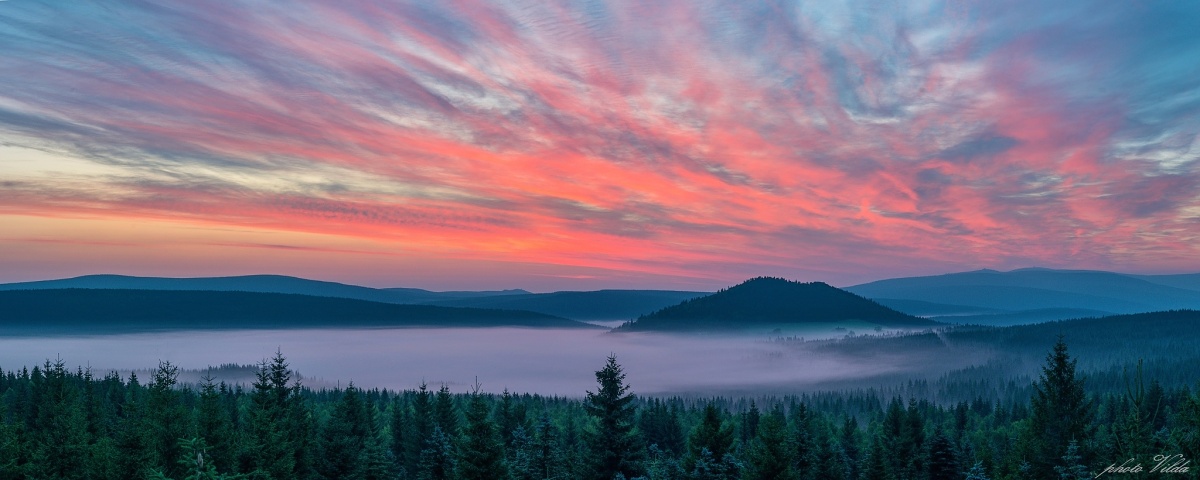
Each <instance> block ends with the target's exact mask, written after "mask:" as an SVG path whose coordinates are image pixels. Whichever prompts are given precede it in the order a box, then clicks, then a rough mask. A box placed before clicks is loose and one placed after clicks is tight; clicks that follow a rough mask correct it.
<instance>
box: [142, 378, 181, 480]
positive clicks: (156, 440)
mask: <svg viewBox="0 0 1200 480" xmlns="http://www.w3.org/2000/svg"><path fill="white" fill-rule="evenodd" d="M178 378H179V367H176V366H174V365H172V364H171V362H160V363H159V364H158V368H157V369H155V371H154V374H153V376H152V380H151V382H150V384H149V385H147V387H146V411H145V417H144V419H145V423H144V424H143V426H142V428H143V429H144V430H145V432H146V435H147V441H148V442H149V446H150V455H151V456H150V465H152V466H154V467H156V468H157V469H159V470H161V471H163V472H164V473H165V474H166V475H167V476H170V477H172V478H173V477H178V476H181V475H182V474H183V471H182V470H181V467H180V465H179V463H178V459H179V458H180V457H181V456H182V452H183V445H182V444H181V443H180V440H182V439H184V438H186V437H190V436H191V435H190V433H189V432H191V431H192V430H193V429H192V425H191V416H190V415H188V414H187V411H186V410H184V409H183V405H182V403H181V402H180V399H179V393H178V392H177V391H176V390H175V384H176V383H177V381H178Z"/></svg>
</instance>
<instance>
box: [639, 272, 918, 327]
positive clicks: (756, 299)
mask: <svg viewBox="0 0 1200 480" xmlns="http://www.w3.org/2000/svg"><path fill="white" fill-rule="evenodd" d="M846 321H861V322H867V323H872V324H875V325H881V326H886V327H920V326H933V325H936V324H937V323H936V322H933V321H930V320H926V319H922V318H918V317H914V316H911V315H908V314H905V313H901V312H898V311H896V310H892V309H890V308H888V307H885V306H883V305H880V304H878V303H876V302H873V301H871V300H868V299H866V298H863V297H860V296H858V295H855V294H853V293H850V292H847V291H845V290H841V289H838V288H835V287H832V286H829V285H827V284H825V283H822V282H812V283H801V282H793V281H789V280H784V279H781V278H769V277H759V278H754V279H751V280H747V281H745V282H743V283H741V284H738V285H736V286H733V287H730V288H728V289H725V290H721V291H719V292H717V293H714V294H712V295H707V296H704V297H699V298H695V299H691V300H687V301H684V302H682V303H680V304H678V305H675V306H671V307H667V308H664V309H662V310H659V311H657V312H654V313H651V314H648V315H643V316H641V317H639V318H638V319H637V320H635V321H632V322H629V323H626V324H625V325H622V326H621V327H619V328H618V329H617V330H618V331H696V330H731V329H742V328H748V327H762V326H773V325H797V324H806V323H826V322H834V323H836V322H846Z"/></svg>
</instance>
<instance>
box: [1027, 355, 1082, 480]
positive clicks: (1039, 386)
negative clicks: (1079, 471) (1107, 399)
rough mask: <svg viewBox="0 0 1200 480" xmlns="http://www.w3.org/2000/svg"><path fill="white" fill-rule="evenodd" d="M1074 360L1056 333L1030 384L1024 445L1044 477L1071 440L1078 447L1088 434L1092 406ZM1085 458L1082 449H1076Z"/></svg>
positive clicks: (1050, 472) (1049, 473)
mask: <svg viewBox="0 0 1200 480" xmlns="http://www.w3.org/2000/svg"><path fill="white" fill-rule="evenodd" d="M1075 364H1076V360H1075V359H1073V358H1071V356H1070V355H1069V354H1068V353H1067V344H1066V342H1064V341H1063V338H1062V336H1059V338H1058V341H1057V342H1056V343H1055V344H1054V349H1053V350H1051V352H1050V353H1049V354H1048V355H1046V365H1045V366H1043V367H1042V374H1041V376H1040V377H1039V378H1038V381H1037V382H1035V383H1034V384H1033V387H1034V395H1033V400H1032V401H1031V402H1030V410H1031V415H1030V418H1029V424H1028V425H1029V431H1028V432H1027V434H1028V437H1027V442H1028V443H1027V444H1028V446H1029V448H1030V450H1031V451H1030V452H1029V453H1030V459H1029V460H1030V463H1031V465H1032V467H1033V468H1034V470H1035V471H1036V472H1037V473H1040V474H1042V475H1044V476H1046V477H1047V478H1048V477H1050V476H1052V475H1054V470H1053V467H1054V466H1055V465H1056V464H1058V463H1059V460H1060V459H1061V458H1062V456H1063V454H1064V453H1066V451H1067V447H1068V446H1069V445H1070V444H1071V442H1072V441H1077V442H1080V445H1081V446H1082V445H1083V444H1084V442H1085V441H1086V440H1088V439H1089V437H1090V436H1091V433H1092V429H1093V424H1092V418H1093V416H1094V415H1095V408H1094V405H1093V403H1092V401H1091V400H1090V399H1088V398H1087V393H1086V392H1085V391H1084V389H1083V379H1082V378H1080V377H1079V376H1077V375H1076V371H1075ZM1080 454H1081V455H1082V456H1083V458H1085V459H1086V458H1087V454H1086V453H1085V452H1082V451H1081V452H1080Z"/></svg>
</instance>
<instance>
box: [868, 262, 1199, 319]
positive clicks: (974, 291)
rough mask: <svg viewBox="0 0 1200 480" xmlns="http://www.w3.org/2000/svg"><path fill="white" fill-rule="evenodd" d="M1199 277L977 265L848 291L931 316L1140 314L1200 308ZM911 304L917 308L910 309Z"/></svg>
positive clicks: (910, 311)
mask: <svg viewBox="0 0 1200 480" xmlns="http://www.w3.org/2000/svg"><path fill="white" fill-rule="evenodd" d="M1197 278H1200V277H1197V276H1195V275H1147V276H1135V275H1125V274H1120V273H1112V272H1101V271H1088V270H1051V269H1045V268H1025V269H1019V270H1013V271H1010V272H1000V271H996V270H977V271H973V272H962V273H951V274H946V275H934V276H927V277H907V278H894V279H888V280H880V281H877V282H871V283H865V284H862V285H855V286H852V287H847V288H846V290H849V291H851V292H854V293H856V294H858V295H862V296H864V297H868V298H873V299H879V301H880V302H882V303H885V304H891V305H894V306H896V307H897V308H900V309H902V310H905V311H907V312H908V313H915V314H920V315H931V316H936V315H942V314H944V313H940V312H938V311H937V310H938V309H937V308H930V304H943V305H944V304H949V305H953V306H957V307H972V308H977V309H984V310H993V311H992V312H962V313H960V314H971V315H983V314H987V313H1004V314H1014V313H1020V312H1026V311H1032V310H1040V311H1042V312H1043V313H1048V312H1052V311H1053V310H1055V309H1057V310H1059V311H1061V312H1062V313H1064V314H1071V315H1075V314H1078V313H1080V312H1081V311H1085V310H1086V311H1089V312H1093V313H1096V314H1110V313H1140V312H1151V311H1161V310H1173V309H1188V308H1200V290H1190V289H1188V288H1184V287H1189V286H1192V285H1194V284H1196V285H1200V283H1197V282H1196V280H1197ZM1197 288H1200V286H1198V287H1197ZM898 302H899V303H898ZM902 302H909V303H908V304H907V305H905V304H904V303H902ZM912 302H925V304H924V305H922V304H918V303H912ZM906 306H907V307H912V308H910V309H906V308H905V307H906ZM942 310H945V309H942ZM1035 316H1036V315H1035ZM1014 318H1015V317H1014ZM1039 318H1045V317H1044V316H1041V317H1039Z"/></svg>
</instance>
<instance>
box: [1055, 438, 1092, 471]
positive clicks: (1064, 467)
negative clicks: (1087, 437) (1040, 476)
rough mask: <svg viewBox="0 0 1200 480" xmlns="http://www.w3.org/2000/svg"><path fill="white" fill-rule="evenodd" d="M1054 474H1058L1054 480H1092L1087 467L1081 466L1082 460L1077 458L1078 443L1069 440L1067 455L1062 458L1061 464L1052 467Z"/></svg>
mask: <svg viewBox="0 0 1200 480" xmlns="http://www.w3.org/2000/svg"><path fill="white" fill-rule="evenodd" d="M1054 472H1055V473H1057V474H1058V476H1057V477H1056V478H1058V479H1059V480H1090V479H1092V478H1093V475H1092V474H1091V473H1090V472H1088V469H1087V467H1086V466H1084V465H1083V458H1082V457H1080V456H1079V442H1076V441H1075V440H1071V443H1070V444H1069V445H1067V453H1066V454H1065V455H1063V456H1062V463H1061V464H1059V465H1055V466H1054Z"/></svg>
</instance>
